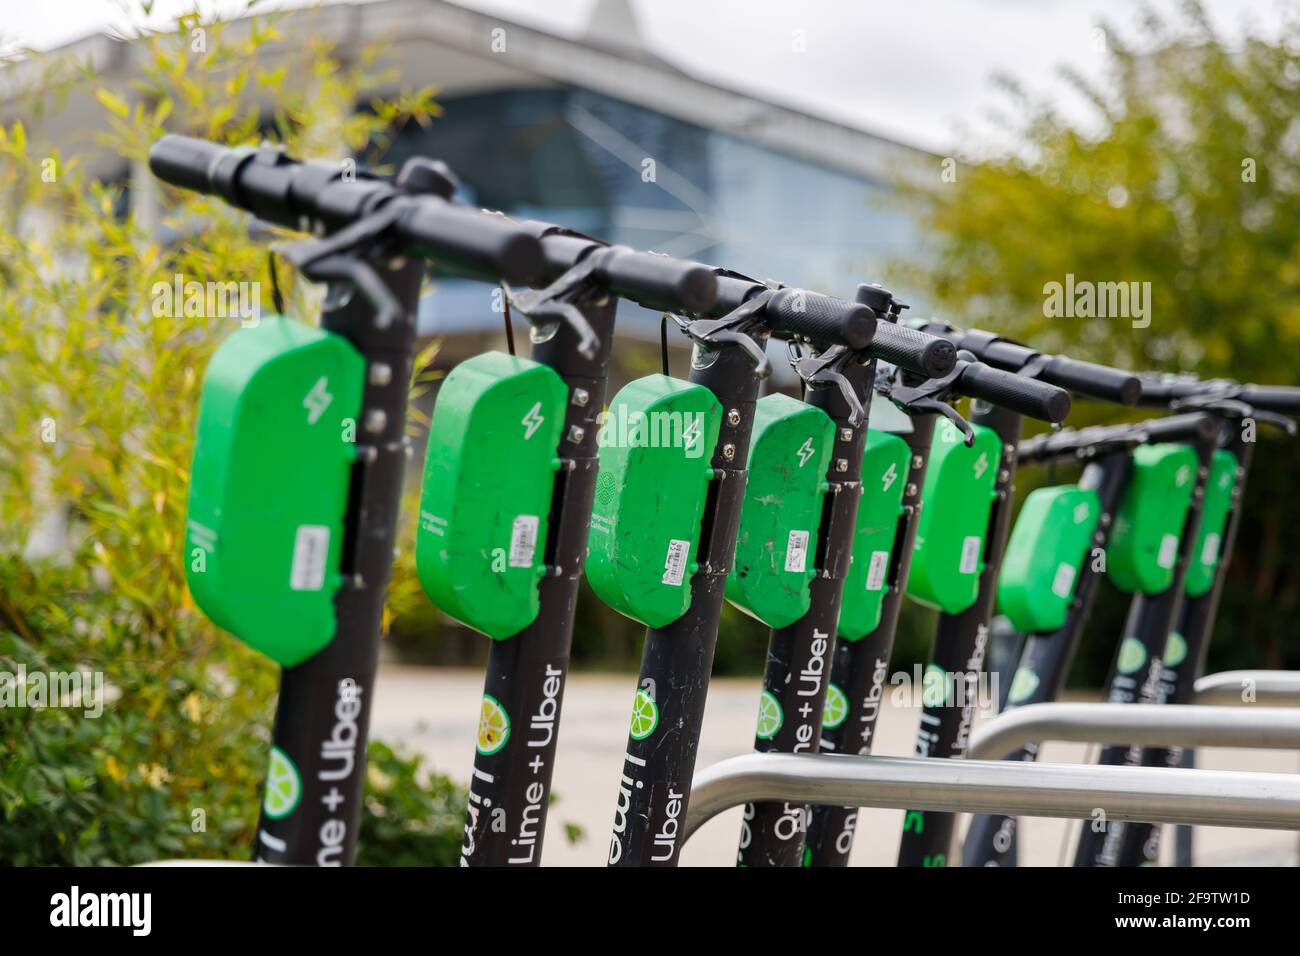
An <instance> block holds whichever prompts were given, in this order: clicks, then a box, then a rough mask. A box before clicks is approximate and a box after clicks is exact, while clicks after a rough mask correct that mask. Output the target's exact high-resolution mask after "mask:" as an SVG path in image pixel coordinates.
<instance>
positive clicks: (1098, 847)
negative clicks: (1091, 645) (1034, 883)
mask: <svg viewBox="0 0 1300 956" xmlns="http://www.w3.org/2000/svg"><path fill="white" fill-rule="evenodd" d="M1216 444H1217V443H1216V441H1215V440H1214V439H1198V440H1196V441H1193V442H1192V443H1191V445H1192V448H1193V449H1195V451H1196V457H1197V461H1198V463H1199V464H1198V467H1197V470H1196V484H1195V486H1194V488H1193V490H1192V503H1191V507H1190V508H1189V509H1188V512H1187V518H1186V519H1185V520H1184V522H1183V529H1182V533H1181V534H1180V535H1179V539H1178V555H1177V558H1176V560H1175V564H1174V573H1173V579H1172V580H1171V581H1170V584H1169V587H1168V588H1166V589H1165V590H1164V591H1162V592H1161V593H1159V594H1142V593H1141V592H1138V593H1136V594H1134V595H1133V601H1132V603H1131V604H1130V605H1129V614H1128V619H1127V620H1126V621H1125V623H1124V633H1123V634H1122V635H1121V640H1119V641H1117V642H1116V650H1115V657H1114V659H1113V660H1112V662H1111V669H1110V676H1109V677H1108V678H1107V680H1106V700H1107V701H1108V702H1109V703H1113V704H1134V703H1136V704H1154V703H1155V702H1156V700H1157V699H1158V695H1159V691H1160V679H1161V676H1162V675H1163V665H1162V663H1161V658H1163V657H1164V653H1165V645H1166V644H1167V643H1168V641H1169V631H1170V629H1171V628H1172V627H1173V626H1174V622H1175V621H1177V620H1178V614H1179V611H1180V610H1181V608H1182V603H1183V584H1184V582H1185V581H1186V580H1187V571H1188V568H1189V567H1190V565H1191V558H1192V549H1193V548H1194V547H1195V546H1196V537H1197V534H1198V532H1199V531H1200V526H1201V512H1202V509H1203V505H1204V501H1205V481H1206V478H1207V477H1208V475H1209V470H1210V458H1211V456H1212V455H1213V454H1214V448H1215V445H1216ZM1126 637H1131V638H1133V639H1134V640H1136V641H1137V642H1138V643H1139V644H1140V645H1141V646H1142V650H1143V653H1144V655H1145V657H1144V660H1145V662H1146V664H1145V670H1144V671H1142V670H1139V671H1138V672H1137V673H1136V674H1134V675H1132V676H1129V675H1127V674H1125V673H1124V672H1123V671H1122V670H1121V668H1120V667H1119V662H1120V654H1121V650H1122V648H1123V647H1124V643H1125V641H1124V638H1126ZM1141 760H1142V748H1140V747H1126V746H1120V745H1115V744H1108V745H1106V746H1105V747H1103V748H1102V751H1101V757H1100V758H1099V759H1098V761H1097V762H1098V763H1099V764H1101V765H1103V766H1121V765H1123V766H1137V765H1138V764H1139V763H1141ZM1098 809H1099V810H1100V811H1102V813H1103V814H1104V812H1105V809H1106V808H1105V807H1104V806H1103V807H1099V808H1098ZM1127 829H1128V824H1127V823H1125V822H1124V821H1120V820H1107V819H1105V818H1104V817H1102V816H1098V817H1097V818H1095V819H1093V820H1085V821H1084V824H1083V829H1082V831H1081V832H1080V834H1079V842H1078V845H1077V847H1076V848H1075V855H1074V865H1075V866H1115V865H1117V864H1118V862H1119V848H1120V843H1121V841H1122V840H1123V837H1124V832H1125V830H1127Z"/></svg>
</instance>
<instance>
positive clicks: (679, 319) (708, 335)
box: [672, 288, 777, 378]
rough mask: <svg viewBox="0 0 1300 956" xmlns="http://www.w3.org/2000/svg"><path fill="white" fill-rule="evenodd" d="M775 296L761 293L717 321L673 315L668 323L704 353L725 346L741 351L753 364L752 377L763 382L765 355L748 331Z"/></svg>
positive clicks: (772, 291) (773, 291) (766, 365)
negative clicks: (705, 350)
mask: <svg viewBox="0 0 1300 956" xmlns="http://www.w3.org/2000/svg"><path fill="white" fill-rule="evenodd" d="M776 292H777V290H776V289H775V288H768V289H764V290H763V291H762V292H760V293H759V294H758V295H756V296H754V297H753V298H752V299H746V300H745V301H744V302H742V303H741V304H740V305H739V306H737V307H736V308H734V309H732V310H731V311H730V312H728V313H727V314H726V315H724V316H721V317H720V318H716V319H694V320H692V319H688V318H686V317H685V316H682V315H673V316H672V319H673V321H674V322H676V323H677V327H678V328H680V329H681V330H682V331H683V332H685V333H686V335H688V336H689V337H690V338H691V340H692V341H693V342H696V343H697V344H699V345H700V346H702V347H704V348H706V349H710V350H716V349H718V348H720V347H725V346H729V345H731V346H737V347H739V348H741V349H743V350H744V351H745V352H746V353H747V354H748V355H749V357H750V358H751V359H753V360H754V372H755V374H757V375H758V377H759V378H766V377H767V374H768V372H769V371H771V368H770V365H769V363H768V361H767V353H766V352H764V351H763V347H762V346H761V345H759V344H758V342H757V340H755V339H754V337H753V336H752V335H750V334H749V330H750V329H751V328H753V327H754V326H755V325H757V322H758V320H757V316H758V313H759V312H761V311H762V310H763V307H764V306H765V305H767V302H768V300H769V299H771V298H772V296H773V295H775V294H776Z"/></svg>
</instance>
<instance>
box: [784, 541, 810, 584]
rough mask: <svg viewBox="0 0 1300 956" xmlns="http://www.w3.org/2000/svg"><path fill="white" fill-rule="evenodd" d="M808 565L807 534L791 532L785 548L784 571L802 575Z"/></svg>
mask: <svg viewBox="0 0 1300 956" xmlns="http://www.w3.org/2000/svg"><path fill="white" fill-rule="evenodd" d="M807 563H808V532H807V531H791V532H790V540H789V541H787V542H786V546H785V569H786V570H787V571H792V572H794V573H795V574H802V573H803V569H804V566H805V565H807Z"/></svg>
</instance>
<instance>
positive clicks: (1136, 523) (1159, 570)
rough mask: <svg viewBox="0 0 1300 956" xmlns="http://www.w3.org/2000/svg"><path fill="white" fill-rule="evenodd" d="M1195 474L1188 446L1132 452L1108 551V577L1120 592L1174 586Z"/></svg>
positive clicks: (1149, 447) (1146, 591)
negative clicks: (1131, 462)
mask: <svg viewBox="0 0 1300 956" xmlns="http://www.w3.org/2000/svg"><path fill="white" fill-rule="evenodd" d="M1196 470H1197V463H1196V453H1195V452H1194V451H1193V450H1192V448H1191V446H1190V445H1175V444H1163V445H1142V446H1140V447H1138V448H1136V449H1135V450H1134V452H1133V474H1132V477H1131V478H1130V479H1129V484H1128V488H1126V489H1125V491H1124V500H1123V501H1122V502H1121V503H1120V507H1119V511H1118V512H1117V513H1116V515H1115V527H1114V529H1113V530H1112V531H1111V535H1110V542H1109V543H1108V545H1107V547H1106V572H1107V574H1108V575H1109V576H1110V580H1111V583H1113V584H1114V585H1115V587H1117V588H1119V589H1120V590H1121V591H1125V592H1127V593H1130V594H1131V593H1133V592H1135V591H1140V592H1141V593H1143V594H1160V593H1161V592H1162V591H1165V590H1166V589H1168V587H1169V585H1170V584H1171V583H1172V582H1173V579H1174V565H1175V564H1177V562H1178V542H1179V539H1180V537H1181V536H1182V532H1183V524H1184V523H1185V522H1186V520H1187V511H1188V509H1189V508H1190V507H1191V504H1192V491H1193V490H1194V489H1195V487H1196Z"/></svg>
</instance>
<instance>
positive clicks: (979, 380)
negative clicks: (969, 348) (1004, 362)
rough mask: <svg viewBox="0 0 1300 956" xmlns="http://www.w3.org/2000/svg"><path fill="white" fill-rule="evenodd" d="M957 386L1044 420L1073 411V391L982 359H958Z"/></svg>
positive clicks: (1009, 409) (993, 402)
mask: <svg viewBox="0 0 1300 956" xmlns="http://www.w3.org/2000/svg"><path fill="white" fill-rule="evenodd" d="M957 364H958V369H959V370H958V374H957V379H956V382H955V385H956V387H957V388H958V389H959V390H960V391H961V392H963V393H964V394H966V395H969V396H970V397H971V398H978V399H982V400H984V401H986V402H989V403H991V404H993V405H997V406H998V407H1000V408H1005V409H1007V410H1008V411H1012V412H1016V413H1018V414H1020V415H1028V416H1029V417H1030V418H1037V419H1039V420H1040V421H1044V422H1053V423H1055V422H1060V421H1064V420H1065V416H1066V415H1068V414H1070V393H1069V392H1067V391H1065V390H1064V389H1061V388H1057V387H1056V386H1055V385H1051V384H1048V383H1047V382H1041V381H1039V380H1038V379H1033V378H1028V377H1026V376H1024V375H1013V374H1012V373H1011V372H1005V371H1003V370H1002V369H997V368H993V367H991V366H989V365H985V364H983V363H981V362H967V361H964V360H961V359H959V360H958V363H957Z"/></svg>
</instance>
